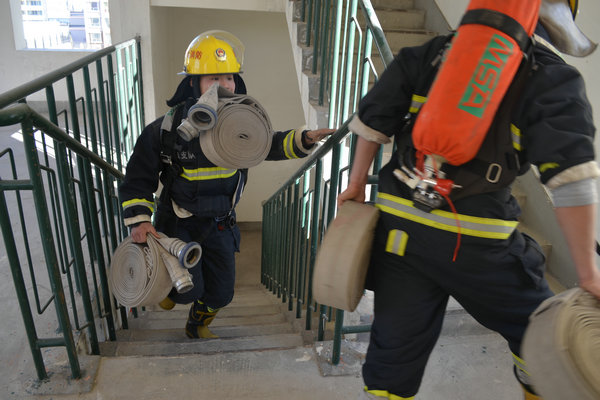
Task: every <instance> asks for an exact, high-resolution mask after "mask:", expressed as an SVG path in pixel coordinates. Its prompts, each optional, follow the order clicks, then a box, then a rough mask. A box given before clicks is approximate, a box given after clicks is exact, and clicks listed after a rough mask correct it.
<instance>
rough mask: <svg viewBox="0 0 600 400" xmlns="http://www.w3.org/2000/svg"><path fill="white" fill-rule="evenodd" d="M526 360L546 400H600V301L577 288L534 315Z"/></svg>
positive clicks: (525, 343) (525, 346)
mask: <svg viewBox="0 0 600 400" xmlns="http://www.w3.org/2000/svg"><path fill="white" fill-rule="evenodd" d="M522 349H523V358H524V360H525V362H526V365H527V370H528V372H529V373H530V374H531V379H532V382H533V384H534V387H535V389H536V391H537V392H538V393H539V394H540V395H541V396H542V398H543V399H544V400H564V399H577V400H598V399H600V301H598V300H597V299H596V298H595V297H594V296H592V295H591V294H590V293H588V292H586V291H584V290H582V289H579V288H574V289H570V290H567V291H565V292H563V293H560V294H558V295H556V296H553V297H551V298H549V299H548V300H546V301H545V302H543V303H542V304H541V305H540V306H539V307H538V308H537V310H536V311H535V312H534V313H533V314H532V315H531V317H530V322H529V326H528V328H527V331H526V332H525V337H524V338H523V345H522Z"/></svg>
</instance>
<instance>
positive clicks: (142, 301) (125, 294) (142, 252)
mask: <svg viewBox="0 0 600 400" xmlns="http://www.w3.org/2000/svg"><path fill="white" fill-rule="evenodd" d="M159 235H160V236H161V239H156V238H155V237H154V236H152V235H148V240H147V243H146V244H140V243H134V242H133V241H132V239H131V237H127V238H125V240H123V242H121V244H120V245H119V246H118V247H117V248H116V250H115V252H114V254H113V258H112V261H111V264H110V273H109V276H108V283H109V286H110V289H111V291H112V294H113V296H115V298H116V299H117V301H118V302H119V303H120V304H121V305H123V306H126V307H139V306H146V305H151V304H157V303H158V302H160V301H162V300H163V299H164V298H165V297H166V296H167V295H168V294H169V292H170V291H171V288H173V287H175V289H176V290H177V291H178V292H179V293H185V292H187V291H189V290H191V289H192V288H193V286H194V285H193V283H192V277H191V275H190V274H189V272H188V271H187V270H186V269H185V268H191V267H192V266H194V265H195V264H196V263H197V262H198V261H199V259H200V256H201V254H202V249H201V248H200V245H199V244H198V243H195V242H191V243H185V242H183V241H181V240H179V239H175V238H169V237H167V236H165V235H164V234H159ZM184 267H185V268H184Z"/></svg>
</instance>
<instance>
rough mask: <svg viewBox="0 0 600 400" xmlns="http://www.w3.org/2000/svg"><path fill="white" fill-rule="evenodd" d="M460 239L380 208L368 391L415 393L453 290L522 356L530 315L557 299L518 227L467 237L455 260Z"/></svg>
mask: <svg viewBox="0 0 600 400" xmlns="http://www.w3.org/2000/svg"><path fill="white" fill-rule="evenodd" d="M382 211H383V210H382ZM399 238H402V239H401V240H400V239H399ZM456 244H457V234H456V233H453V232H448V231H444V230H440V229H436V228H435V227H430V226H426V225H424V224H422V223H419V222H415V221H409V220H407V219H404V218H400V217H398V216H396V215H392V214H390V213H387V212H381V213H380V220H379V223H378V226H377V229H376V234H375V240H374V244H373V252H372V260H371V265H370V269H369V273H368V278H367V288H368V289H371V290H373V291H374V292H375V308H374V310H375V311H374V321H373V326H372V330H371V339H370V344H369V348H368V352H367V357H366V362H365V364H364V366H363V378H364V382H365V385H366V386H367V388H368V389H369V390H382V391H387V392H389V393H390V394H394V395H396V396H400V397H404V398H411V397H412V396H414V395H415V394H416V393H417V391H418V389H419V385H420V383H421V379H422V376H423V372H424V370H425V365H426V363H427V359H428V358H429V355H430V353H431V351H432V349H433V347H434V345H435V343H436V341H437V339H438V336H439V334H440V330H441V328H442V322H443V318H444V313H445V309H446V305H447V302H448V296H449V295H450V296H452V297H454V298H455V299H456V300H457V301H458V302H459V303H460V304H461V305H462V306H463V307H464V309H465V310H466V311H467V312H469V314H471V315H472V316H473V317H474V318H475V319H476V320H477V321H478V322H480V323H481V324H482V325H484V326H486V327H487V328H489V329H492V330H494V331H496V332H498V333H500V334H501V335H502V336H503V337H504V338H505V339H506V340H507V341H508V345H509V347H510V349H511V351H512V352H513V353H514V355H516V356H519V353H520V344H521V339H522V337H523V334H524V332H525V328H526V326H527V322H528V317H529V315H530V314H531V313H532V312H533V311H534V310H535V308H536V307H537V306H538V305H539V304H540V303H541V302H542V301H543V300H544V299H546V298H548V297H550V296H552V292H551V291H550V289H549V288H548V284H547V282H546V281H545V279H544V278H543V274H544V263H545V258H544V255H543V253H542V251H541V249H540V247H539V245H538V244H537V243H536V242H535V241H534V240H533V239H532V238H531V237H529V236H527V235H525V234H522V233H520V232H518V231H516V230H515V231H514V232H513V233H512V234H510V236H509V237H508V238H507V239H490V238H481V237H474V236H469V235H464V234H463V235H462V238H461V245H460V247H459V250H458V256H457V258H456V261H454V262H453V261H452V257H453V253H454V250H455V246H456Z"/></svg>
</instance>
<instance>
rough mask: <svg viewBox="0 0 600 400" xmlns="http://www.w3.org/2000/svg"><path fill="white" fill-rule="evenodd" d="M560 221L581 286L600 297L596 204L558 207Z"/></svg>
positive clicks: (556, 209)
mask: <svg viewBox="0 0 600 400" xmlns="http://www.w3.org/2000/svg"><path fill="white" fill-rule="evenodd" d="M554 211H555V213H556V217H557V219H558V223H559V224H560V227H561V229H562V231H563V233H564V235H565V238H566V240H567V245H568V246H569V250H570V251H571V256H572V257H573V261H574V262H575V269H576V271H577V276H578V278H579V286H580V287H581V288H582V289H585V290H587V291H588V292H590V293H592V294H593V295H594V296H596V297H597V298H598V299H600V270H599V269H598V267H597V266H596V253H595V249H596V242H595V237H596V223H595V221H596V205H595V204H589V205H585V206H577V207H556V208H555V209H554Z"/></svg>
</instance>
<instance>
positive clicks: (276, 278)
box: [261, 0, 393, 364]
mask: <svg viewBox="0 0 600 400" xmlns="http://www.w3.org/2000/svg"><path fill="white" fill-rule="evenodd" d="M305 1H306V2H307V5H308V7H309V8H308V13H306V12H305V11H306V10H305V9H304V5H305V4H304V3H305ZM359 5H360V8H362V10H363V13H364V17H365V18H364V21H362V22H361V23H360V24H359V20H358V19H357V18H356V14H357V13H358V6H359ZM302 6H303V15H305V14H308V15H309V20H308V21H306V24H307V32H306V38H307V40H306V43H305V45H306V46H309V47H312V48H313V60H312V69H311V71H312V73H313V74H316V70H317V65H318V64H319V63H320V64H321V69H320V70H321V72H320V75H319V77H320V80H321V82H320V85H319V96H318V104H319V105H321V106H322V105H324V104H323V103H324V93H325V90H326V89H325V87H327V90H328V96H329V127H331V128H335V127H338V126H339V128H338V129H337V131H336V132H335V133H334V134H333V135H332V136H331V137H330V138H329V139H328V140H327V141H326V142H325V143H324V144H323V145H322V146H320V147H319V148H318V149H317V150H316V151H315V152H314V153H313V154H312V155H310V156H309V157H308V159H307V160H306V161H305V162H304V163H303V165H302V166H301V167H300V168H299V169H298V170H297V171H296V172H295V173H293V174H292V176H291V177H290V178H289V179H288V180H287V181H286V182H285V183H283V184H282V185H281V187H280V188H279V189H277V190H276V191H275V193H274V194H273V195H272V196H271V197H269V199H267V200H265V201H264V202H263V244H264V245H263V258H262V276H261V281H262V282H263V284H264V285H265V286H266V287H267V288H268V289H269V290H271V291H273V293H274V294H276V295H277V296H278V297H281V299H282V301H283V302H288V303H289V304H288V307H289V310H290V311H291V310H292V309H293V303H294V302H295V303H296V317H297V318H300V317H301V309H302V308H303V307H304V306H305V307H306V329H311V319H312V313H313V311H314V312H316V311H317V309H316V308H315V306H317V305H318V314H319V326H318V333H317V340H323V337H324V323H325V321H328V320H330V319H331V317H332V315H331V314H332V312H334V314H335V329H334V334H333V348H332V355H331V362H332V364H338V363H339V361H340V346H341V336H342V334H344V333H359V332H366V331H368V329H369V327H370V325H358V326H344V325H343V320H344V311H343V310H334V309H333V308H332V307H330V306H328V305H326V304H317V303H315V302H314V299H313V297H312V276H313V273H314V263H315V260H316V253H317V249H318V246H319V243H320V242H321V240H322V238H323V235H324V233H325V231H326V230H327V227H328V225H329V223H330V222H331V221H332V219H333V217H334V216H335V212H336V203H337V201H336V200H337V195H338V193H339V191H340V189H341V188H342V184H341V181H342V176H344V175H345V174H347V173H348V171H349V169H350V163H351V161H352V158H353V155H354V145H355V137H354V136H348V134H349V133H350V131H349V124H350V121H351V120H352V118H353V117H354V115H355V114H354V113H355V111H356V108H357V107H358V102H359V99H360V98H361V97H362V96H363V95H364V94H365V93H366V92H367V91H368V87H369V82H370V79H369V78H370V77H371V76H372V77H374V79H375V80H377V78H378V76H377V71H376V70H375V68H374V64H373V61H372V57H371V54H372V53H374V52H378V53H379V55H380V56H381V60H382V63H383V67H384V68H386V67H387V66H388V65H390V64H391V63H392V61H393V54H392V51H391V49H390V47H389V44H388V43H387V40H386V39H385V36H384V34H383V29H382V28H381V24H380V23H379V20H378V19H377V16H376V14H375V10H374V8H373V6H372V5H371V1H370V0H338V2H337V3H335V4H334V5H332V4H331V2H330V1H329V0H323V1H320V0H315V1H314V2H311V1H310V0H304V1H303V2H302ZM344 7H345V10H344ZM330 9H333V10H335V11H334V12H335V15H333V16H331V18H332V19H331V21H330V20H329V18H330V15H331V13H330V11H331V10H330ZM313 11H314V12H313ZM313 15H314V18H315V20H319V18H320V16H323V21H322V22H321V23H317V24H313V23H312V20H311V18H313ZM342 15H343V17H342ZM342 19H344V22H343V23H342V21H341V20H342ZM313 25H314V27H313ZM333 25H335V30H334V31H330V30H329V26H333ZM313 29H314V30H315V32H314V35H312V34H311V33H313V32H312V30H313ZM357 35H358V38H357V37H356V36H357ZM311 37H314V38H315V39H314V44H313V45H312V46H311V43H310V40H311V39H310V38H311ZM355 39H357V40H355ZM373 41H375V42H376V43H375V44H376V49H374V48H373V47H372V42H373ZM328 42H329V43H330V44H331V43H333V44H331V45H330V47H329V48H328V49H325V46H326V45H327V43H328ZM342 42H343V44H342ZM340 54H341V56H340ZM317 58H319V59H318V60H317ZM325 66H327V68H325ZM361 70H362V73H361ZM338 72H339V73H338ZM353 79H354V82H353ZM351 100H353V101H351ZM346 144H347V145H348V146H347V147H348V148H347V149H346V148H345V145H346ZM348 150H349V151H348ZM342 153H344V158H343V160H342ZM329 157H331V158H330V160H331V171H330V176H329V178H325V177H324V164H325V162H329V160H328V158H329ZM381 157H382V150H380V152H379V154H377V156H376V158H375V162H374V164H373V173H374V174H376V173H377V172H378V170H379V168H380V164H381V162H380V161H381ZM342 163H344V165H343V166H342ZM346 163H347V164H346ZM368 183H369V184H377V179H376V176H374V175H373V176H369V180H368ZM311 186H312V187H311ZM301 188H303V190H302V193H300V191H301ZM375 191H376V189H375V188H374V189H373V193H375ZM373 193H372V197H373ZM286 241H287V242H286ZM284 243H286V245H284Z"/></svg>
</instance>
